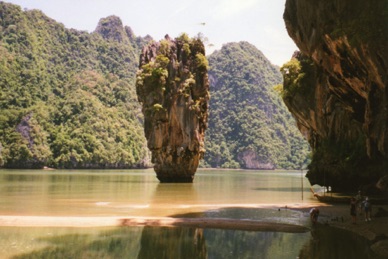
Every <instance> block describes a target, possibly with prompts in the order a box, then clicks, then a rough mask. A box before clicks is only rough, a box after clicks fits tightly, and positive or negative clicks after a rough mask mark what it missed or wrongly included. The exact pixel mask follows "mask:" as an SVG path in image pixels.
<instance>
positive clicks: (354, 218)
mask: <svg viewBox="0 0 388 259" xmlns="http://www.w3.org/2000/svg"><path fill="white" fill-rule="evenodd" d="M356 204H357V202H356V199H355V198H354V197H352V198H351V199H350V216H352V224H356V221H357V210H356V206H357V205H356Z"/></svg>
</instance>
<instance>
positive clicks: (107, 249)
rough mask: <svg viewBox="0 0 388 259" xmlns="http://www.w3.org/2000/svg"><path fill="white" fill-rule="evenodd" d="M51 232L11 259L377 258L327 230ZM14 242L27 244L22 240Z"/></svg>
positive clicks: (355, 239) (357, 242) (361, 245)
mask: <svg viewBox="0 0 388 259" xmlns="http://www.w3.org/2000/svg"><path fill="white" fill-rule="evenodd" d="M0 229H1V228H0ZM45 231H46V232H45V233H43V232H42V233H41V234H40V235H41V236H40V237H35V238H32V239H30V243H29V246H35V249H31V251H29V252H24V253H21V252H20V251H19V252H18V253H17V254H15V253H14V254H13V256H10V258H14V259H26V258H29V259H31V258H39V259H40V258H138V259H155V258H158V259H170V258H174V259H175V258H177V259H179V258H184V259H186V258H193V259H194V258H198V259H201V258H215V259H218V258H231V259H232V258H233V259H238V258H268V259H271V258H274V259H282V258H284V259H286V258H287V259H289V258H309V259H310V258H314V259H321V258H322V259H323V258H325V259H327V258H333V259H335V258H338V259H339V258H341V259H342V258H353V259H357V258H360V259H361V258H362V259H368V258H376V257H374V255H373V254H372V253H371V251H370V250H369V249H368V247H367V245H366V241H365V240H363V239H362V238H359V237H358V236H354V235H352V234H350V233H348V232H345V231H341V230H338V229H333V228H330V227H326V226H322V227H319V228H316V229H315V230H314V231H315V233H314V237H312V236H311V235H310V234H309V233H303V234H290V233H272V232H253V231H236V230H217V229H195V228H167V227H144V228H136V227H121V228H113V229H108V230H101V229H100V230H82V231H74V230H71V229H54V230H53V229H45ZM56 231H58V233H55V232H56ZM19 235H23V231H20V232H19ZM11 238H17V239H18V241H15V242H20V240H22V238H21V237H20V236H17V235H14V236H12V237H11ZM11 241H12V240H11ZM2 245H4V243H3V244H2ZM37 247H38V248H37ZM0 248H1V245H0ZM2 249H3V248H2ZM0 251H1V249H0ZM2 252H4V251H2ZM2 254H3V256H4V255H5V256H6V257H5V258H7V255H10V253H2Z"/></svg>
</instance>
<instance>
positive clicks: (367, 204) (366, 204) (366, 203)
mask: <svg viewBox="0 0 388 259" xmlns="http://www.w3.org/2000/svg"><path fill="white" fill-rule="evenodd" d="M362 205H363V208H364V213H365V221H371V219H370V212H371V210H372V205H371V204H370V201H369V199H368V197H366V198H365V201H363V203H362Z"/></svg>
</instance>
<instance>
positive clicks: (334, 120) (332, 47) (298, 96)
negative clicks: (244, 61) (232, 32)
mask: <svg viewBox="0 0 388 259" xmlns="http://www.w3.org/2000/svg"><path fill="white" fill-rule="evenodd" d="M284 20H285V24H286V27H287V30H288V33H289V35H290V36H291V38H292V39H293V40H294V41H295V43H296V44H297V46H298V47H299V49H300V53H296V54H295V55H294V58H293V60H292V61H290V62H289V63H287V64H285V65H284V66H283V67H282V72H283V75H284V93H283V95H284V96H283V97H284V101H285V103H286V105H287V106H288V108H289V109H290V111H291V112H292V113H293V115H294V116H295V118H296V119H297V121H298V126H299V128H300V130H301V131H302V133H303V134H304V135H305V136H306V137H307V139H308V140H309V142H310V145H311V146H312V148H313V152H314V154H313V160H312V163H311V164H310V166H309V172H308V173H307V177H308V179H309V180H310V182H311V184H315V183H318V184H321V185H326V186H332V187H334V189H349V190H355V189H356V188H359V187H361V186H366V185H368V184H371V185H372V184H373V185H374V184H375V183H376V182H377V181H378V179H379V178H380V177H382V176H383V175H386V174H388V163H387V161H388V110H387V108H388V89H387V81H388V78H387V76H388V72H387V69H388V45H387V42H388V40H387V37H388V30H387V29H388V26H387V24H388V2H387V1H380V0H371V1H365V0H326V1H311V0H298V1H297V0H287V2H286V9H285V12H284Z"/></svg>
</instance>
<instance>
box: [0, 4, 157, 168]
mask: <svg viewBox="0 0 388 259" xmlns="http://www.w3.org/2000/svg"><path fill="white" fill-rule="evenodd" d="M113 18H114V17H113ZM116 20H117V19H116ZM119 24H121V23H119ZM116 25H117V24H109V19H108V20H107V19H102V20H101V24H100V28H103V29H104V32H115V31H117V32H120V31H121V33H120V38H117V39H116V38H115V37H113V36H112V37H113V38H112V37H110V36H109V35H110V34H106V35H102V34H100V33H91V34H89V33H87V32H81V31H76V30H73V29H70V30H69V29H66V28H65V27H64V26H63V25H62V24H59V23H57V22H55V21H54V20H52V19H50V18H48V17H47V16H45V15H44V14H43V13H42V12H40V11H37V10H31V11H25V12H23V11H22V10H21V9H20V8H19V7H18V6H15V5H12V4H7V3H3V2H0V72H1V77H0V89H1V91H0V145H1V149H0V163H3V164H4V166H5V167H18V168H26V167H27V168H28V167H42V166H43V165H47V166H52V167H59V168H123V167H126V168H128V167H138V166H144V165H145V164H146V163H147V161H148V152H147V150H146V148H145V147H146V142H145V138H144V133H143V127H142V120H143V117H142V114H141V112H140V106H139V105H138V103H137V100H136V93H135V84H134V83H135V82H134V77H135V73H136V70H137V64H138V60H137V57H138V53H139V52H140V47H141V45H144V40H141V39H140V38H137V39H135V41H132V42H130V43H131V44H127V43H129V41H130V39H129V38H127V39H125V40H123V38H122V37H124V36H125V35H127V34H126V33H125V32H124V28H122V26H121V27H117V26H116ZM109 26H111V27H112V28H109ZM114 26H116V27H115V28H113V27H114ZM101 30H102V29H101ZM111 34H112V33H111ZM112 35H114V34H112ZM103 36H106V37H107V38H106V39H105V38H104V37H103ZM108 36H109V37H110V38H109V37H108ZM138 42H140V43H141V44H140V45H139V44H138ZM160 62H161V63H162V62H163V59H161V61H160ZM29 115H30V117H31V118H30V119H29V120H27V119H26V118H27V116H29ZM23 121H24V124H23ZM21 125H24V131H21V130H20V126H21Z"/></svg>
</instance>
